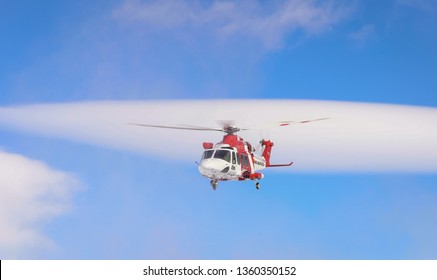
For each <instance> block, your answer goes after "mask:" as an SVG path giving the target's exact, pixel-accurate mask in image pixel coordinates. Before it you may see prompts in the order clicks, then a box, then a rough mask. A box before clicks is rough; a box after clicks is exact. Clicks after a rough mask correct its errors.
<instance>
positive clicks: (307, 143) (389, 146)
mask: <svg viewBox="0 0 437 280" xmlns="http://www.w3.org/2000/svg"><path fill="white" fill-rule="evenodd" d="M318 118H329V119H328V120H324V121H318V122H312V123H305V124H298V123H296V124H295V125H290V126H286V127H274V128H261V129H258V130H249V131H241V132H240V136H242V137H243V138H245V139H246V140H248V141H250V142H251V143H253V145H254V146H256V145H257V143H258V141H259V140H260V139H261V138H269V139H271V140H272V141H273V142H274V143H275V147H274V150H273V154H272V162H273V163H275V162H277V163H282V162H288V161H290V160H292V161H294V163H295V164H294V167H293V168H292V169H281V170H282V171H284V172H289V171H290V170H292V171H308V172H432V173H434V172H437V164H436V162H437V125H436V123H437V109H436V108H428V107H414V106H401V105H388V104H371V103H352V102H331V101H307V100H184V101H106V102H83V103H64V104H39V105H27V106H17V107H3V108H0V126H1V127H3V128H10V129H14V130H20V131H24V132H29V133H38V134H44V135H47V136H52V137H60V138H64V139H68V140H73V141H81V142H87V143H90V144H94V145H100V146H102V145H103V146H106V147H111V148H119V149H126V150H130V151H134V152H139V153H143V154H145V155H151V156H156V157H165V158H168V159H175V160H185V161H189V162H193V161H195V160H197V159H198V157H199V156H200V153H201V151H202V146H201V143H202V142H203V141H211V142H219V141H220V140H221V137H222V135H221V133H220V132H204V131H184V130H165V129H159V128H144V127H138V126H132V125H129V124H130V123H144V124H154V125H192V126H206V127H220V125H221V124H220V122H221V121H229V120H232V122H233V123H234V125H235V126H238V127H254V126H259V125H263V124H268V123H274V122H278V121H290V120H291V121H297V122H298V121H302V120H307V119H318Z"/></svg>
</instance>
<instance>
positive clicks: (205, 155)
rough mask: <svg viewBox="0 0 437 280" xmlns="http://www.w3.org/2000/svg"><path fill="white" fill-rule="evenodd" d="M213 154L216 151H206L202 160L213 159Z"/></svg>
mask: <svg viewBox="0 0 437 280" xmlns="http://www.w3.org/2000/svg"><path fill="white" fill-rule="evenodd" d="M213 153H214V150H208V151H205V152H204V153H203V157H202V159H206V158H211V157H212V154H213Z"/></svg>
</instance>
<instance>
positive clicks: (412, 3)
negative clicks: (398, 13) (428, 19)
mask: <svg viewBox="0 0 437 280" xmlns="http://www.w3.org/2000/svg"><path fill="white" fill-rule="evenodd" d="M395 3H396V4H397V5H399V6H404V7H407V8H415V9H418V10H421V11H424V12H428V13H432V14H433V13H435V12H437V3H436V2H435V1H429V0H396V1H395Z"/></svg>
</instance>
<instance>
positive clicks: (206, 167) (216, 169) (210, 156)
mask: <svg viewBox="0 0 437 280" xmlns="http://www.w3.org/2000/svg"><path fill="white" fill-rule="evenodd" d="M326 119H328V118H320V119H312V120H304V121H282V122H277V123H272V124H265V125H261V126H256V127H251V128H239V127H236V126H233V125H231V124H230V123H229V122H224V123H223V126H222V127H221V128H209V127H200V126H187V125H184V126H166V125H151V124H140V123H130V124H131V125H137V126H143V127H149V128H164V129H181V130H197V131H219V132H224V133H225V135H224V136H223V140H222V141H221V142H218V143H216V144H213V143H212V142H203V143H202V145H203V149H204V151H203V154H202V157H201V160H200V163H197V162H196V163H197V164H198V169H199V172H200V174H201V175H202V176H204V177H207V178H209V179H210V184H211V187H212V188H213V189H214V190H216V189H217V186H218V184H219V181H229V180H238V181H245V180H254V181H255V187H256V189H260V183H259V180H261V179H262V178H264V174H263V173H261V172H259V171H260V170H262V169H265V168H270V167H288V166H291V165H292V164H293V162H289V163H285V164H271V163H270V157H271V153H272V147H273V146H274V143H273V142H272V141H271V140H267V139H262V140H261V141H260V145H261V147H262V152H261V154H259V155H258V154H256V153H255V149H254V147H253V146H252V145H251V144H250V143H249V142H247V141H245V140H244V139H243V138H241V137H240V136H238V135H237V134H236V133H237V132H239V131H244V130H253V129H260V128H267V127H274V126H279V127H283V126H289V125H291V124H296V123H309V122H314V121H321V120H326Z"/></svg>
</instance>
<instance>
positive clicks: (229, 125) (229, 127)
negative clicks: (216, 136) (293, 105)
mask: <svg viewBox="0 0 437 280" xmlns="http://www.w3.org/2000/svg"><path fill="white" fill-rule="evenodd" d="M327 119H329V118H320V119H313V120H303V121H282V122H276V123H270V124H264V125H259V126H254V127H250V128H239V127H236V126H234V125H233V123H234V122H233V121H229V120H228V121H221V124H222V128H210V127H202V126H193V125H183V126H182V125H180V126H175V125H173V126H168V125H153V124H141V123H130V125H137V126H144V127H153V128H167V129H180V130H197V131H221V132H225V133H227V134H234V133H236V132H238V131H240V130H254V129H261V128H267V127H276V126H288V125H291V124H299V123H309V122H315V121H322V120H327Z"/></svg>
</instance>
